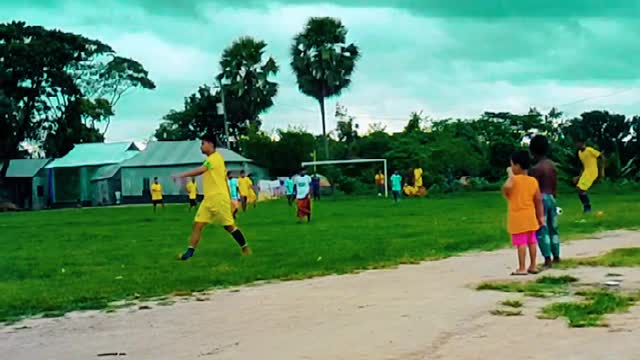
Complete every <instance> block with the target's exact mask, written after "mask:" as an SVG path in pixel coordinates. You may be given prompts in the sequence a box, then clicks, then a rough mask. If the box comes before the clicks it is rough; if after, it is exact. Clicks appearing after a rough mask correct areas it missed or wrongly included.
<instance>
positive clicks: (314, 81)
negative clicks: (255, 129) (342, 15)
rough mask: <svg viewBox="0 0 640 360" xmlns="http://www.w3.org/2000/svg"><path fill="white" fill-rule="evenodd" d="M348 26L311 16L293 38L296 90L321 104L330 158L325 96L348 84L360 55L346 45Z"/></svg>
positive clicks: (326, 147) (325, 139)
mask: <svg viewBox="0 0 640 360" xmlns="http://www.w3.org/2000/svg"><path fill="white" fill-rule="evenodd" d="M346 37H347V28H346V27H344V25H342V22H341V21H340V20H338V19H334V18H330V17H313V18H310V19H309V21H308V22H307V24H306V25H305V27H304V30H303V31H302V32H301V33H299V34H298V35H296V36H295V37H294V38H293V44H292V45H291V50H290V51H291V67H292V68H293V72H294V73H295V74H296V77H297V80H298V89H299V90H300V91H301V92H302V93H303V94H305V95H307V96H310V97H312V98H314V99H316V100H317V101H318V103H319V104H320V114H321V116H322V136H323V137H324V151H325V155H326V158H327V159H328V158H329V142H328V140H327V127H326V122H325V109H324V102H325V99H326V98H328V97H332V96H338V95H340V93H342V90H344V89H346V88H347V87H349V85H350V84H351V75H352V74H353V70H354V69H355V66H356V61H357V60H358V59H359V58H360V52H359V50H358V47H357V46H356V45H354V44H348V45H347V44H346Z"/></svg>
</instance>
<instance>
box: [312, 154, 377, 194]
mask: <svg viewBox="0 0 640 360" xmlns="http://www.w3.org/2000/svg"><path fill="white" fill-rule="evenodd" d="M362 163H382V166H383V169H384V170H383V171H384V179H385V187H384V196H385V197H389V189H388V186H387V185H386V181H387V179H388V174H387V159H354V160H323V161H306V162H303V163H302V167H308V166H323V165H347V164H362Z"/></svg>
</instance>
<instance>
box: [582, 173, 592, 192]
mask: <svg viewBox="0 0 640 360" xmlns="http://www.w3.org/2000/svg"><path fill="white" fill-rule="evenodd" d="M594 181H596V178H594V177H591V176H585V175H582V176H581V177H580V180H578V189H580V190H582V191H587V190H589V189H590V188H591V186H592V185H593V182H594Z"/></svg>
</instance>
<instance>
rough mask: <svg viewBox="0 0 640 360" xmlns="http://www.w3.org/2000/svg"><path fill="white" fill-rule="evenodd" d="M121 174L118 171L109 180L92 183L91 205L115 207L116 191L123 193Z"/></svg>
mask: <svg viewBox="0 0 640 360" xmlns="http://www.w3.org/2000/svg"><path fill="white" fill-rule="evenodd" d="M121 184H122V183H121V172H120V171H118V172H117V173H116V174H115V175H114V176H113V177H111V178H109V179H100V180H96V181H92V182H91V205H93V206H99V205H115V204H116V191H119V192H121V191H122V185H121Z"/></svg>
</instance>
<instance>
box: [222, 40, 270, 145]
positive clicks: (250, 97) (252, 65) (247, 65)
mask: <svg viewBox="0 0 640 360" xmlns="http://www.w3.org/2000/svg"><path fill="white" fill-rule="evenodd" d="M266 47H267V43H265V42H264V41H262V40H256V39H254V38H252V37H241V38H239V39H237V40H235V41H234V42H233V43H232V44H231V45H230V46H229V47H228V48H226V49H225V50H224V52H223V53H222V58H221V60H220V68H221V70H222V72H221V73H220V74H219V75H218V76H217V77H216V78H217V80H218V82H219V83H220V87H221V90H222V92H223V94H222V95H223V96H224V100H223V102H224V108H225V112H226V114H227V117H228V122H229V130H230V134H232V135H234V136H235V137H236V138H237V137H238V136H240V135H244V134H245V133H246V132H247V130H248V128H249V127H248V124H251V123H254V124H257V125H259V118H258V116H259V115H260V114H261V113H262V112H264V111H265V110H267V109H268V108H270V107H271V106H273V97H274V96H276V94H277V93H278V84H277V83H275V82H272V81H270V80H269V77H270V76H274V75H276V74H277V73H278V65H277V64H276V61H275V60H274V59H273V58H272V57H269V58H268V59H266V60H263V59H262V56H263V55H264V51H265V48H266Z"/></svg>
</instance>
